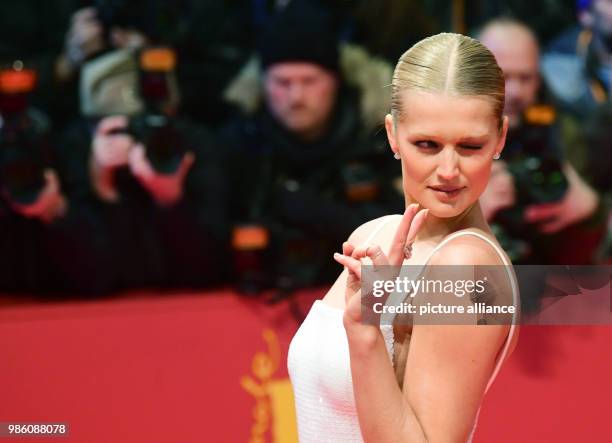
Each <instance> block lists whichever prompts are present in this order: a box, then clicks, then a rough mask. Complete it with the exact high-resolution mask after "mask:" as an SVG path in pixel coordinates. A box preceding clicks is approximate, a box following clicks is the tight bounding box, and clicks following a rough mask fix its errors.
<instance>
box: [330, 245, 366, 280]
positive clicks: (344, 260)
mask: <svg viewBox="0 0 612 443" xmlns="http://www.w3.org/2000/svg"><path fill="white" fill-rule="evenodd" d="M334 260H336V261H337V262H338V263H340V264H341V265H342V266H344V267H346V268H347V269H348V271H349V274H353V275H355V277H357V278H358V279H359V280H361V262H360V261H359V260H355V259H354V258H352V257H347V256H346V255H342V254H338V253H337V252H336V253H335V254H334Z"/></svg>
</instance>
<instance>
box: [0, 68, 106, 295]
mask: <svg viewBox="0 0 612 443" xmlns="http://www.w3.org/2000/svg"><path fill="white" fill-rule="evenodd" d="M36 80H37V75H36V72H35V71H34V70H32V69H28V68H27V67H24V66H23V64H22V63H21V62H20V61H18V62H13V63H12V64H11V65H10V66H9V67H5V68H3V69H0V190H1V195H2V204H1V205H0V206H1V211H0V212H1V214H0V224H2V228H1V229H0V243H1V246H0V255H1V259H0V261H1V262H2V263H1V264H0V287H1V288H2V290H11V291H25V292H30V293H31V292H53V291H62V292H63V293H65V292H66V291H71V292H78V293H80V294H84V293H98V292H102V291H105V290H107V289H108V280H107V278H106V274H105V272H104V271H103V270H102V269H98V268H100V267H102V268H103V267H104V266H100V265H101V264H103V261H104V258H103V255H102V254H100V252H101V251H100V248H99V247H98V246H99V243H97V239H98V236H97V234H98V233H99V230H98V226H97V224H96V222H95V221H94V220H93V219H92V217H91V212H90V211H89V208H88V205H87V202H85V201H83V199H81V198H79V196H78V195H75V194H73V193H72V192H71V189H70V185H69V184H67V183H66V182H65V181H64V180H63V158H62V156H61V150H60V149H59V148H58V146H55V145H54V144H53V143H52V140H51V139H50V137H49V135H50V124H49V120H48V119H47V117H46V116H45V114H43V113H42V112H40V111H38V110H37V109H35V108H34V107H32V106H31V105H30V103H29V99H30V96H31V94H32V93H33V91H34V90H35V87H36Z"/></svg>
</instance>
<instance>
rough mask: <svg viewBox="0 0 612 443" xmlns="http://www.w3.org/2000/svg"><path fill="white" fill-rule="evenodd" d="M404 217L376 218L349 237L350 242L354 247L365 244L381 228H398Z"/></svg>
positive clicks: (392, 215)
mask: <svg viewBox="0 0 612 443" xmlns="http://www.w3.org/2000/svg"><path fill="white" fill-rule="evenodd" d="M401 218H402V216H401V215H399V214H391V215H383V216H382V217H378V218H375V219H373V220H370V221H368V222H365V223H364V224H362V225H361V226H359V227H358V228H357V229H355V230H354V231H353V233H352V234H351V235H350V236H349V238H348V241H349V243H352V244H353V245H360V244H363V243H364V242H365V241H366V240H367V239H368V238H369V237H370V236H371V235H372V234H374V233H375V232H376V230H377V229H379V228H380V227H381V226H383V225H386V224H387V223H389V225H393V226H396V225H397V224H398V223H399V221H400V220H401Z"/></svg>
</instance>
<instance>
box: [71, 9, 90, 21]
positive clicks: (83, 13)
mask: <svg viewBox="0 0 612 443" xmlns="http://www.w3.org/2000/svg"><path fill="white" fill-rule="evenodd" d="M93 17H96V8H94V7H93V6H88V7H86V8H81V9H79V10H78V11H76V12H75V13H74V14H72V20H73V21H76V20H84V19H89V18H93Z"/></svg>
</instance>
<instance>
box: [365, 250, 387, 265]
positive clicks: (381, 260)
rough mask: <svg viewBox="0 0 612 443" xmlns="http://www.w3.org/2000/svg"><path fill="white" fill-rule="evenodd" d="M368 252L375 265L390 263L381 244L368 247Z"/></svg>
mask: <svg viewBox="0 0 612 443" xmlns="http://www.w3.org/2000/svg"><path fill="white" fill-rule="evenodd" d="M366 254H367V256H368V257H369V258H370V260H372V263H373V264H374V266H387V265H388V264H389V259H388V258H387V256H386V255H385V254H384V252H383V250H382V248H381V247H380V246H379V245H372V246H370V247H369V248H367V249H366Z"/></svg>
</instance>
